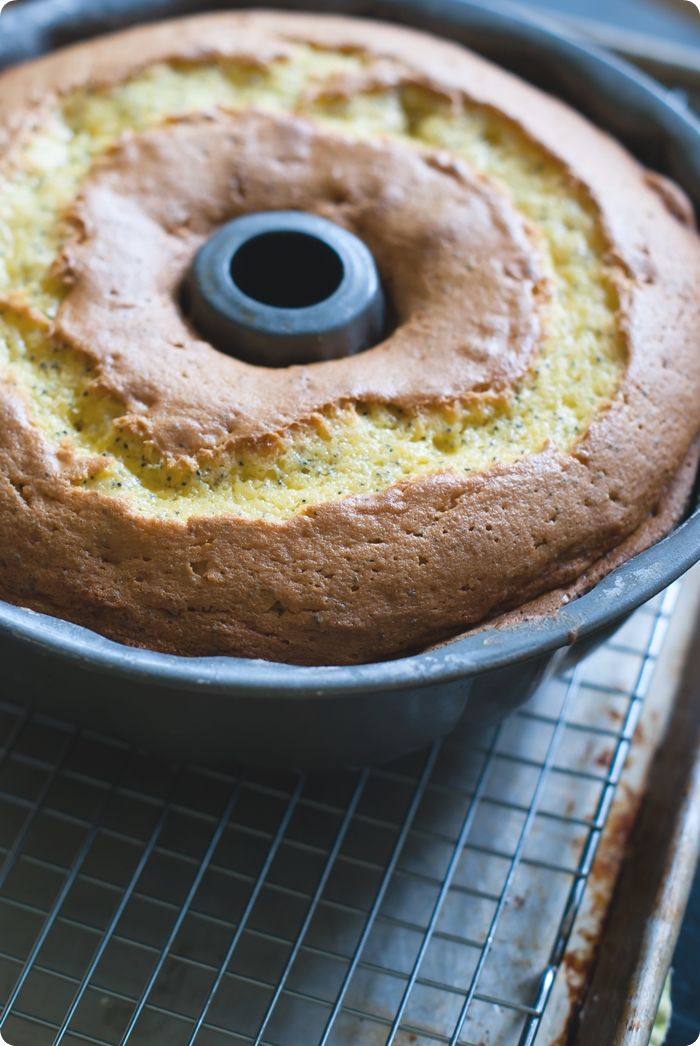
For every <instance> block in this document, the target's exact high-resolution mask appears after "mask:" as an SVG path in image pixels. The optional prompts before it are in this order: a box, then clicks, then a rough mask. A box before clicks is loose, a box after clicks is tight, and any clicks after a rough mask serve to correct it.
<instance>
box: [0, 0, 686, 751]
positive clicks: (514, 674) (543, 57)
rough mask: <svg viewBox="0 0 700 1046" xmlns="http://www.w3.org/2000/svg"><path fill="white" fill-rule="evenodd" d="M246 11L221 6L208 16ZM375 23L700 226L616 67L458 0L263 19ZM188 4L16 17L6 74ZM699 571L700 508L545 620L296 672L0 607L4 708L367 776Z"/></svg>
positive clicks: (95, 5) (13, 12) (638, 99)
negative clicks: (436, 41) (554, 115)
mask: <svg viewBox="0 0 700 1046" xmlns="http://www.w3.org/2000/svg"><path fill="white" fill-rule="evenodd" d="M246 6H251V5H250V4H245V3H235V2H234V3H230V2H229V3H221V2H219V3H217V2H211V3H208V4H207V5H206V8H207V9H215V8H236V7H246ZM257 6H274V7H277V8H301V7H303V8H304V9H306V10H309V9H311V10H313V9H317V10H323V11H328V12H338V13H340V12H342V13H347V14H352V15H362V16H365V17H367V16H369V17H377V18H383V19H387V20H393V21H397V22H402V23H405V24H409V25H413V26H416V27H418V28H422V29H427V30H429V31H432V32H434V33H438V34H441V35H444V36H447V37H450V38H452V39H455V40H457V41H459V42H462V43H465V44H467V45H468V46H470V47H471V48H473V49H474V50H476V51H479V52H481V53H483V54H484V55H486V56H487V57H489V58H491V59H493V60H495V61H498V62H500V64H502V65H504V66H506V67H508V68H510V69H512V70H514V71H515V72H518V73H519V74H521V75H523V76H525V77H526V78H528V79H530V80H531V81H533V82H535V83H537V84H538V85H540V86H542V87H544V88H546V89H547V90H550V91H552V92H553V93H556V94H558V95H560V96H561V97H563V98H565V99H566V100H567V101H569V102H571V103H573V104H574V105H575V106H576V107H577V108H579V109H580V110H581V111H583V112H585V113H586V114H587V115H589V116H590V117H592V118H593V119H594V120H595V121H596V122H597V123H598V124H600V125H602V126H604V127H606V128H607V129H608V130H610V131H611V132H612V133H613V134H615V135H616V136H617V137H619V138H621V139H622V140H623V141H624V142H625V143H626V144H627V145H628V146H629V147H630V148H631V149H632V150H633V151H634V152H635V153H636V154H637V155H638V156H639V157H640V159H642V160H643V161H644V162H645V163H647V164H650V165H651V166H653V167H655V168H657V169H659V170H662V171H664V172H665V173H667V174H669V175H671V176H672V177H673V178H675V179H676V180H677V181H678V182H679V183H680V184H681V185H683V187H684V188H685V190H686V192H688V193H689V195H690V196H691V198H692V199H693V201H694V203H695V205H696V207H697V208H698V209H700V123H698V121H697V120H695V119H694V118H693V117H692V116H691V115H690V114H689V113H688V111H687V110H686V109H685V108H684V107H683V105H682V104H681V103H680V102H678V100H677V99H675V98H674V97H673V96H671V95H669V94H668V93H667V92H666V91H664V90H663V89H662V88H661V87H659V86H658V85H657V84H656V83H655V82H654V81H652V80H650V79H649V78H648V77H646V76H644V75H643V74H641V73H639V72H638V71H637V70H635V69H634V68H632V67H631V66H628V65H626V64H625V63H623V62H621V61H619V60H617V59H614V58H611V57H609V56H607V55H605V54H603V53H601V52H598V51H595V50H593V49H588V48H586V47H583V46H581V45H580V44H577V43H573V42H570V41H567V40H564V39H563V38H561V37H559V36H557V35H556V34H553V33H552V32H550V31H548V30H546V29H542V28H540V27H539V26H536V25H534V24H532V23H530V22H528V21H526V20H524V19H523V18H522V17H520V16H519V15H518V14H517V13H515V12H513V11H512V8H510V7H508V6H506V5H503V6H502V7H499V9H498V10H497V11H493V10H491V9H490V8H489V7H487V6H486V5H482V4H480V3H475V2H466V0H465V2H462V0H442V2H441V3H440V4H439V7H438V5H434V4H432V3H430V2H427V0H375V2H369V0H332V2H330V3H318V2H316V3H314V2H313V0H311V2H305V3H292V2H284V0H277V3H275V4H258V5H257ZM201 10H202V7H201V5H200V4H198V3H196V2H194V0H189V2H188V0H150V2H147V3H144V2H143V0H106V2H105V0H25V2H24V3H22V4H17V5H13V6H12V7H10V8H8V9H7V10H6V12H5V13H4V14H3V16H2V20H1V22H0V65H7V64H9V63H11V62H13V61H17V60H21V59H24V58H29V57H32V56H34V55H37V54H39V53H42V52H43V51H46V50H50V49H52V48H54V47H57V46H61V45H63V44H66V43H69V42H73V41H75V40H79V39H84V38H87V37H90V36H92V35H95V34H97V33H101V32H105V31H109V30H112V29H118V28H122V27H125V26H127V25H131V24H134V23H136V22H143V21H146V20H155V19H158V18H164V17H171V16H173V15H178V14H187V13H193V12H199V11H201ZM699 559H700V509H696V510H695V511H694V513H693V514H692V515H691V516H690V518H689V519H688V520H686V522H685V523H684V524H683V525H682V526H680V527H679V528H678V529H677V530H676V531H675V532H674V533H673V534H671V535H669V536H668V537H667V538H665V539H664V540H663V541H661V542H659V544H657V545H655V546H654V547H653V548H652V549H649V550H648V551H647V552H644V553H642V554H641V555H639V556H636V557H635V558H634V559H633V560H632V561H630V562H629V563H627V564H626V565H624V566H623V567H621V568H619V569H618V570H616V571H615V572H614V573H613V574H611V575H610V576H609V577H608V578H606V579H605V580H604V581H602V582H601V583H600V584H599V585H598V586H597V587H596V588H595V589H594V590H593V591H592V592H590V593H588V594H587V595H585V596H582V597H581V598H579V599H577V600H576V601H574V602H573V603H571V604H570V605H569V606H567V607H565V608H563V609H562V610H560V611H558V612H557V613H556V614H553V615H551V616H549V617H546V618H542V619H541V620H539V621H537V622H535V623H532V624H528V625H524V626H518V627H511V628H507V629H505V628H504V629H492V630H489V631H486V632H482V633H479V634H478V635H474V636H470V637H467V638H466V639H461V640H457V641H455V642H453V643H450V644H448V645H447V646H445V647H442V648H441V649H439V650H436V651H432V652H427V653H424V654H418V655H416V656H414V657H410V658H402V659H399V660H395V661H386V662H383V663H379V664H369V665H360V666H353V667H342V668H331V667H329V668H300V667H294V666H289V665H282V664H275V663H270V662H263V661H252V660H246V659H241V658H222V657H216V658H182V657H177V656H174V655H164V654H156V653H153V652H149V651H145V650H134V649H132V648H127V647H124V646H121V645H119V644H117V643H113V642H111V641H110V640H107V639H104V638H103V637H101V636H98V635H95V634H94V633H92V632H89V631H88V630H86V629H83V628H79V627H78V626H75V625H72V624H69V623H67V622H64V621H58V620H55V619H53V618H49V617H46V616H44V615H40V614H36V613H33V612H31V611H28V610H24V609H22V608H18V607H13V606H9V605H7V604H4V603H0V657H2V660H3V665H4V675H5V679H6V686H7V687H8V694H10V695H11V696H13V697H15V698H16V699H20V700H23V701H26V702H27V703H31V704H32V705H34V706H36V707H40V708H42V709H44V710H46V711H51V712H54V713H56V714H60V715H63V716H67V717H71V718H74V719H76V720H77V721H79V722H81V723H84V724H85V725H89V726H92V727H96V728H99V729H103V730H109V731H112V732H116V733H119V734H121V735H123V736H126V737H128V738H130V739H132V740H135V741H137V742H139V743H142V744H144V745H146V746H148V747H155V748H158V749H159V750H161V751H164V752H166V753H167V754H186V755H187V756H189V757H190V758H195V759H202V760H210V761H211V760H213V761H216V760H221V759H226V758H234V759H237V760H241V761H244V762H245V761H251V762H259V763H266V764H269V765H280V764H286V765H299V766H301V765H306V766H311V765H324V764H325V765H336V764H339V763H348V762H358V761H376V760H384V759H388V758H391V757H393V756H396V755H399V754H400V753H402V752H405V751H408V750H410V749H413V748H416V747H419V746H421V745H422V744H426V743H428V742H429V741H430V740H432V739H433V738H435V737H438V736H440V735H441V734H444V733H445V732H447V731H448V730H449V729H451V728H452V727H453V726H454V725H455V724H456V722H457V720H458V719H459V718H460V717H461V716H462V715H466V716H467V717H469V718H470V719H473V720H474V721H483V720H484V719H490V718H493V717H496V716H498V715H501V714H503V713H505V712H506V711H508V710H510V709H511V708H512V707H514V706H515V705H517V704H519V703H521V702H522V701H524V700H526V699H527V697H528V696H529V695H530V694H531V693H532V691H533V689H534V688H535V687H536V686H537V685H538V683H539V682H540V680H541V679H542V677H543V676H544V674H545V673H546V672H547V670H548V668H549V665H550V662H551V660H552V656H553V653H554V652H555V651H556V650H558V649H560V648H562V647H565V646H571V645H572V644H576V645H574V646H573V654H574V656H577V655H581V654H583V653H585V652H586V650H587V648H588V647H589V646H590V643H591V642H593V641H594V640H595V639H596V638H599V637H601V636H602V635H604V634H606V633H607V632H609V631H610V630H613V629H614V628H615V627H616V626H617V625H618V624H620V623H621V622H622V620H623V619H624V618H625V617H626V616H627V615H628V614H629V613H631V611H632V610H634V609H635V608H636V607H638V606H639V605H641V604H642V603H644V602H646V600H648V599H650V598H651V597H652V596H653V595H655V594H656V593H657V592H659V591H660V590H661V589H663V588H664V587H666V586H667V585H668V584H669V583H670V582H671V581H672V580H674V579H675V578H677V577H679V576H680V575H681V574H682V573H684V572H685V571H686V570H687V569H688V568H689V567H690V566H692V564H693V563H695V562H697V561H698V560H699Z"/></svg>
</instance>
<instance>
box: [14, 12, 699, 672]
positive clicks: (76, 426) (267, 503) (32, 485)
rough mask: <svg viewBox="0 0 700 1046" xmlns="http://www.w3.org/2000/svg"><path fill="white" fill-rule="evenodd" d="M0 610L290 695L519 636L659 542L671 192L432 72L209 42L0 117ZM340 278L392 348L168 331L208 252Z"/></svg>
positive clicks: (217, 35) (173, 42)
mask: <svg viewBox="0 0 700 1046" xmlns="http://www.w3.org/2000/svg"><path fill="white" fill-rule="evenodd" d="M0 117H1V121H0V122H1V127H0V138H1V139H2V159H1V160H0V597H1V598H3V599H5V600H8V601H10V602H13V603H17V604H20V605H23V606H27V607H30V608H32V609H35V610H39V611H43V612H46V613H50V614H53V615H56V616H59V617H64V618H68V619H70V620H73V621H75V622H77V623H79V624H82V625H85V626H87V627H90V628H93V629H95V630H97V631H100V632H102V633H104V634H106V635H108V636H110V637H112V638H114V639H117V640H120V641H122V642H125V643H128V644H132V645H138V646H145V647H149V648H152V649H155V650H166V651H172V652H176V653H181V654H187V655H209V654H234V655H240V656H246V657H262V658H268V659H273V660H281V661H289V662H295V663H304V664H341V663H353V662H366V661H372V660H379V659H383V658H387V657H395V656H399V655H401V654H404V653H410V652H415V651H417V650H421V649H424V648H426V647H427V646H429V645H430V644H433V643H436V642H441V641H444V640H446V639H449V638H450V637H454V636H456V635H458V634H461V633H463V632H464V631H465V630H468V629H470V628H473V627H477V626H479V625H482V624H483V623H484V622H485V621H494V620H495V621H501V622H507V621H510V620H513V619H518V617H522V616H524V615H527V614H529V613H536V612H543V611H545V610H550V609H553V608H555V607H556V606H557V605H560V604H561V602H562V601H564V600H566V599H569V598H571V597H572V596H574V595H576V594H578V593H580V592H581V591H585V590H586V588H589V587H591V585H593V584H594V583H595V582H596V580H598V579H599V578H600V577H601V576H603V574H605V573H606V572H608V571H609V570H610V569H612V568H613V567H614V566H616V565H617V564H618V563H620V562H621V561H623V560H624V559H625V558H628V557H629V556H630V555H633V554H634V553H635V552H637V551H639V550H641V549H643V548H645V547H647V546H648V545H650V544H652V543H653V542H654V541H655V540H658V538H659V537H661V536H662V535H663V534H664V533H666V532H667V531H668V530H669V529H670V528H671V527H672V526H673V525H674V523H675V522H676V521H677V520H678V519H679V518H680V516H681V515H682V513H683V511H684V508H685V506H686V504H687V500H688V497H689V493H690V489H691V486H692V483H693V477H694V474H695V468H696V464H697V448H696V446H695V441H696V437H697V435H698V430H699V429H700V344H699V342H700V335H699V334H698V331H699V330H700V299H698V296H697V286H698V283H699V282H700V239H699V238H698V236H697V233H696V231H695V229H694V225H693V215H692V210H691V207H690V205H689V203H688V202H687V200H686V199H685V197H684V196H683V194H682V192H681V191H680V190H679V189H677V188H676V187H675V186H674V185H673V184H672V183H670V182H668V181H667V180H666V179H664V178H662V177H661V176H659V175H657V174H654V173H651V172H648V171H646V170H645V169H644V168H643V167H641V166H640V165H639V163H638V162H637V161H636V160H635V159H633V158H632V157H631V156H630V155H629V154H628V153H627V152H626V151H625V150H624V149H622V148H621V147H620V146H619V145H618V144H617V143H616V142H615V141H613V140H612V139H611V138H609V137H608V136H606V135H605V134H603V133H601V132H600V131H599V130H597V129H596V128H595V127H593V126H592V125H591V124H590V123H588V122H587V121H585V120H584V119H583V118H582V117H581V116H579V115H578V114H577V113H575V112H574V111H573V110H571V109H570V108H568V107H566V106H564V105H563V104H561V103H560V102H558V101H557V100H555V99H553V98H551V97H548V96H546V95H544V94H542V93H541V92H539V91H537V90H535V89H534V88H532V87H530V86H529V85H526V84H525V83H523V82H522V81H520V80H518V79H516V78H515V77H513V76H511V75H509V74H508V73H506V72H504V71H502V70H500V69H498V68H496V67H495V66H493V65H491V64H489V63H487V62H485V61H483V60H482V59H480V58H478V57H477V56H475V55H473V54H471V53H469V52H467V51H465V50H464V49H462V48H459V47H457V46H455V45H452V44H448V43H445V42H443V41H439V40H437V39H434V38H432V37H429V36H426V35H425V34H420V33H416V32H414V31H411V30H406V29H399V28H396V27H391V26H385V25H381V24H378V23H368V22H363V21H361V20H354V19H344V18H334V17H322V16H316V15H314V16H313V17H311V16H304V15H292V14H281V13H273V12H243V13H238V14H226V15H206V16H199V17H196V18H188V19H184V20H180V21H177V22H169V23H168V22H166V23H161V24H158V25H156V26H150V27H147V28H139V29H136V30H131V31H129V32H127V33H120V34H116V35H113V36H107V37H103V38H100V39H98V40H95V41H92V42H90V43H88V44H83V45H80V46H78V47H74V48H71V49H69V50H65V51H59V52H56V53H55V54H53V55H51V56H49V57H47V58H44V59H40V60H38V61H35V62H32V63H28V64H27V65H25V66H21V67H17V68H16V69H13V70H11V71H9V72H7V73H5V74H4V75H3V77H2V90H1V91H0ZM275 209H279V210H285V209H295V210H305V211H310V212H312V213H315V214H318V215H321V216H323V217H325V218H329V219H331V220H332V221H334V222H337V223H338V224H340V225H342V226H344V227H345V228H347V229H349V230H350V231H352V232H354V233H355V234H357V235H358V236H359V237H360V238H361V239H362V240H364V242H365V243H366V244H367V245H368V246H369V247H370V249H371V250H372V252H373V254H374V257H375V259H376V261H377V264H378V267H379V270H380V273H381V277H382V281H383V283H384V286H385V290H386V293H387V296H388V299H389V301H390V303H391V311H392V326H391V330H390V331H389V333H388V334H387V336H386V338H385V339H384V340H383V341H382V342H381V344H379V345H376V346H374V347H372V348H370V349H368V350H367V351H365V352H363V353H360V354H359V355H357V356H353V357H349V358H345V359H339V360H332V361H327V362H323V363H314V364H308V365H303V366H294V367H287V368H275V369H273V368H265V367H258V366H254V365H252V364H250V363H246V362H243V361H242V360H239V359H236V358H235V356H228V355H224V354H222V353H220V352H218V351H217V350H216V349H215V348H213V347H212V346H211V345H209V344H208V343H207V342H205V341H203V340H202V339H201V337H200V336H199V335H198V334H197V332H196V331H195V330H194V329H193V328H192V326H191V325H190V324H189V323H188V320H187V316H186V314H185V313H184V311H183V308H182V300H181V287H182V282H183V279H184V276H185V274H186V272H187V270H188V268H189V266H190V264H191V262H192V259H193V257H194V255H195V254H196V252H197V250H198V249H199V247H200V246H201V245H202V243H203V242H204V241H205V240H207V239H208V238H209V237H210V236H211V235H212V234H213V233H214V232H215V231H216V230H217V229H218V228H219V227H220V226H221V225H223V224H224V223H225V222H227V221H229V220H231V219H233V218H235V217H238V216H240V215H243V214H247V213H252V212H256V211H264V210H275Z"/></svg>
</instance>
